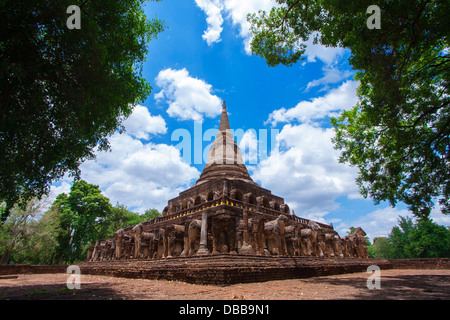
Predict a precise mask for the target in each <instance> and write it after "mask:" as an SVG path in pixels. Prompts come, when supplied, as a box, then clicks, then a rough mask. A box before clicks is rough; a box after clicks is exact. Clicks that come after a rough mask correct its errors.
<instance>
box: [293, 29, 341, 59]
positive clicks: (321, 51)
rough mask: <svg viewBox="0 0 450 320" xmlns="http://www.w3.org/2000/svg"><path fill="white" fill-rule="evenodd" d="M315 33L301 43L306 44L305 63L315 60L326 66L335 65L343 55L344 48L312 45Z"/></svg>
mask: <svg viewBox="0 0 450 320" xmlns="http://www.w3.org/2000/svg"><path fill="white" fill-rule="evenodd" d="M315 36H316V33H313V34H312V35H311V36H310V37H309V39H308V41H305V42H302V43H304V44H306V51H305V56H306V60H307V62H316V61H317V60H316V58H317V59H319V60H321V61H322V62H323V63H325V64H326V65H327V66H330V65H333V64H335V63H336V62H337V61H338V60H339V59H340V58H341V57H342V56H343V55H344V53H345V49H344V48H340V47H327V46H324V45H323V44H320V43H318V44H314V37H315Z"/></svg>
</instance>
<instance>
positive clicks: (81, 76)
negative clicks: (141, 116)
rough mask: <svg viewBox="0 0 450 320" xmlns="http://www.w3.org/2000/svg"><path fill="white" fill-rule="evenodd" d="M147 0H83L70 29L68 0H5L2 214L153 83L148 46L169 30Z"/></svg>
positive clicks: (99, 135)
mask: <svg viewBox="0 0 450 320" xmlns="http://www.w3.org/2000/svg"><path fill="white" fill-rule="evenodd" d="M143 2H144V0H114V1H108V0H96V1H92V0H84V1H82V2H81V3H80V4H79V7H80V10H81V13H80V19H81V29H79V30H78V29H69V28H68V27H67V23H66V22H67V19H68V18H69V17H70V15H69V14H67V13H66V10H67V8H68V7H69V6H70V5H72V4H73V1H69V0H58V1H50V0H39V1H36V0H23V1H14V0H3V1H1V3H0V30H1V34H0V154H1V157H0V203H1V202H4V203H6V207H5V210H3V212H2V215H1V217H0V218H1V219H0V220H1V221H4V220H5V219H6V218H7V216H8V214H9V212H10V211H11V209H12V208H13V206H14V204H15V203H19V204H22V206H24V205H25V204H26V203H27V201H28V200H29V199H31V198H33V197H35V196H37V197H41V196H42V195H43V194H46V193H48V191H49V186H50V185H51V183H52V182H53V181H55V180H58V179H59V178H61V177H62V176H63V175H64V174H65V173H67V172H68V173H69V174H70V175H72V176H78V175H79V169H78V167H79V165H80V163H81V162H82V161H84V160H86V159H90V158H93V157H94V152H93V151H94V149H95V148H96V147H98V148H99V149H100V150H105V149H108V147H109V144H108V140H107V137H108V136H109V135H111V134H112V133H114V132H115V131H116V130H117V129H118V128H120V125H121V122H122V121H123V119H125V118H126V117H127V116H129V115H130V114H131V112H132V109H133V106H134V105H135V104H137V103H138V102H141V101H143V100H144V99H145V98H146V97H147V95H148V94H149V93H150V91H151V87H150V85H149V84H148V83H147V82H146V81H145V79H144V78H143V77H142V63H143V61H144V60H145V56H146V54H147V44H148V42H149V41H150V40H152V39H154V38H155V37H156V36H157V34H158V33H159V32H161V31H162V30H163V29H164V26H163V23H162V21H160V20H158V19H156V18H155V19H153V20H148V19H147V17H146V16H145V15H144V12H143V9H142V4H143Z"/></svg>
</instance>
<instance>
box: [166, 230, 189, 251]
mask: <svg viewBox="0 0 450 320" xmlns="http://www.w3.org/2000/svg"><path fill="white" fill-rule="evenodd" d="M184 234H185V226H184V225H179V224H172V225H169V226H168V227H166V229H165V234H164V246H165V248H166V249H164V252H165V253H166V254H167V255H166V256H165V258H170V257H172V256H173V255H179V254H181V252H182V251H183V245H184V243H183V242H184V238H185V236H184Z"/></svg>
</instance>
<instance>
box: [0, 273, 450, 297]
mask: <svg viewBox="0 0 450 320" xmlns="http://www.w3.org/2000/svg"><path fill="white" fill-rule="evenodd" d="M68 276H69V275H68V274H63V273H60V274H23V275H22V274H21V275H15V276H0V299H12V300H17V299H25V300H36V299H40V300H68V299H81V300H98V299H100V300H118V299H119V300H142V299H158V300H166V299H168V300H179V299H183V300H185V299H186V300H187V299H189V300H197V299H198V300H208V299H218V300H233V299H237V300H255V299H260V300H272V299H281V300H304V299H307V300H317V299H318V300H322V299H408V300H409V299H445V300H450V270H401V269H393V270H383V271H382V272H381V282H380V284H381V288H380V289H371V290H369V289H368V288H367V279H368V277H369V276H370V274H368V273H365V272H363V273H352V274H342V275H334V276H324V277H316V278H308V279H292V280H277V281H268V282H260V283H246V284H235V285H231V286H226V287H221V286H211V285H208V286H206V285H194V284H187V283H183V282H176V281H166V280H143V279H125V278H115V277H107V276H93V275H81V288H80V289H78V290H76V289H73V290H69V289H68V288H67V285H66V281H67V278H68Z"/></svg>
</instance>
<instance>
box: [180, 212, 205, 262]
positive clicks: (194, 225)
mask: <svg viewBox="0 0 450 320" xmlns="http://www.w3.org/2000/svg"><path fill="white" fill-rule="evenodd" d="M201 228H202V221H201V220H200V219H193V220H192V221H191V222H190V223H189V227H188V236H187V238H188V244H187V247H186V246H185V254H184V255H185V256H186V257H190V256H193V255H194V254H195V253H197V251H198V248H199V246H200V231H201Z"/></svg>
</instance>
